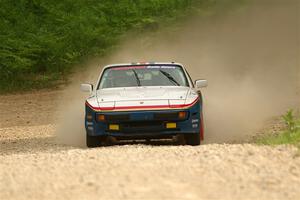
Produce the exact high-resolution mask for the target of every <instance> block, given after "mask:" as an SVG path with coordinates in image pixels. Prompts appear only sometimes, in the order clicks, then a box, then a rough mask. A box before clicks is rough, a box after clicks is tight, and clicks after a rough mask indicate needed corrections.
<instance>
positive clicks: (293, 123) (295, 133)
mask: <svg viewBox="0 0 300 200" xmlns="http://www.w3.org/2000/svg"><path fill="white" fill-rule="evenodd" d="M282 119H283V120H284V122H285V124H286V128H285V130H283V131H281V132H279V133H277V134H267V135H265V136H262V137H261V138H258V139H257V141H256V142H257V143H258V144H263V145H272V146H275V145H281V144H291V145H295V146H297V147H298V148H299V150H300V118H299V117H298V118H297V117H296V116H295V115H294V111H293V110H289V111H288V112H287V113H286V114H285V115H283V116H282Z"/></svg>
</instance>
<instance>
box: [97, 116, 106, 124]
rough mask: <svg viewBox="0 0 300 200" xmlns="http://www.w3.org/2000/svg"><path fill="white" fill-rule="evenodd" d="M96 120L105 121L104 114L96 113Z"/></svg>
mask: <svg viewBox="0 0 300 200" xmlns="http://www.w3.org/2000/svg"><path fill="white" fill-rule="evenodd" d="M97 121H102V122H103V121H105V115H97Z"/></svg>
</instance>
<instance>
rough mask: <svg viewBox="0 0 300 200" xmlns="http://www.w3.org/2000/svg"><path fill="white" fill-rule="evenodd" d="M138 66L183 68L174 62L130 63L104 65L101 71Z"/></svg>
mask: <svg viewBox="0 0 300 200" xmlns="http://www.w3.org/2000/svg"><path fill="white" fill-rule="evenodd" d="M139 65H178V66H181V67H183V65H182V64H180V63H176V62H132V63H120V64H110V65H106V66H105V67H104V68H103V70H104V69H106V68H110V67H128V66H139ZM183 68H184V67H183Z"/></svg>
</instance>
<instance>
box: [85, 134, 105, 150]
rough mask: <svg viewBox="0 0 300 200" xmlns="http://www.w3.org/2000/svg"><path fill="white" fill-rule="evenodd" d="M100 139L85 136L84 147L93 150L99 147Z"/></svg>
mask: <svg viewBox="0 0 300 200" xmlns="http://www.w3.org/2000/svg"><path fill="white" fill-rule="evenodd" d="M101 142H102V140H101V137H99V136H89V135H86V146H87V147H88V148H95V147H99V146H101Z"/></svg>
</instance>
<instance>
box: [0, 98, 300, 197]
mask: <svg viewBox="0 0 300 200" xmlns="http://www.w3.org/2000/svg"><path fill="white" fill-rule="evenodd" d="M50 96H51V95H49V97H50ZM11 97H12V98H15V96H11ZM21 99H22V98H20V102H24V101H22V100H21ZM46 99H48V98H46ZM1 100H3V98H1V99H0V102H1ZM47 101H48V102H50V101H49V100H47ZM5 102H6V104H5V105H7V102H14V101H12V100H9V97H6V98H5ZM39 103H40V102H39ZM3 104H4V103H2V104H0V106H1V105H3ZM31 105H32V106H35V105H34V104H33V103H31ZM45 107H48V110H47V113H49V114H50V113H51V109H52V108H53V107H52V106H51V105H50V103H49V105H45ZM2 108H3V107H2ZM2 108H1V109H2ZM5 109H6V111H5V112H6V113H10V112H9V109H10V107H6V106H5ZM44 109H46V108H44ZM30 110H34V109H33V108H31V107H30V106H29V107H28V112H25V114H24V113H22V115H23V117H24V118H29V119H31V120H33V119H34V117H35V116H34V112H29V111H30ZM12 113H13V112H12ZM11 115H13V114H11ZM11 115H10V116H8V117H7V116H4V115H3V116H1V119H6V118H7V119H10V118H12V117H13V116H11ZM48 120H49V119H48V118H46V117H45V120H43V121H41V123H40V124H39V125H38V123H37V122H35V124H31V125H30V124H29V125H28V124H27V123H26V120H23V121H24V124H22V123H21V125H20V126H13V124H11V122H9V121H7V122H6V120H4V121H5V123H2V124H1V127H0V199H1V200H2V199H3V200H9V199H26V200H27V199H38V200H41V199H58V200H59V199H64V200H65V199H75V200H76V199H80V200H82V199H88V200H93V199H105V200H106V199H113V200H114V199H128V200H131V199H133V200H134V199H137V200H140V199H146V200H148V199H149V200H150V199H158V200H159V199H167V200H168V199H172V200H173V199H187V200H189V199H225V200H226V199H228V200H229V199H230V200H232V199H239V200H240V199H242V200H248V199H249V200H250V199H266V200H267V199H275V200H276V199H278V200H286V199H294V200H297V199H299V197H300V189H299V188H300V156H299V151H298V149H296V148H294V147H292V146H278V147H269V146H257V145H254V144H205V145H201V146H198V147H191V146H173V145H167V144H163V143H162V144H161V145H146V144H126V145H115V146H111V147H101V148H95V149H87V148H79V147H72V146H66V145H61V144H58V143H57V141H56V139H55V136H54V133H55V129H56V126H55V124H49V123H48V124H46V121H48ZM20 122H21V121H20Z"/></svg>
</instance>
